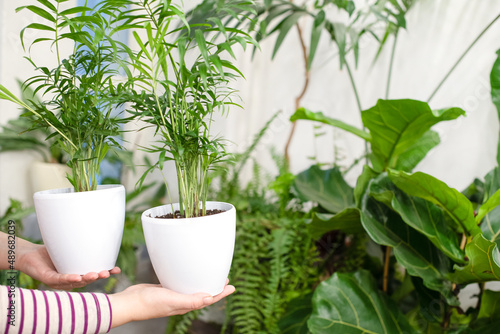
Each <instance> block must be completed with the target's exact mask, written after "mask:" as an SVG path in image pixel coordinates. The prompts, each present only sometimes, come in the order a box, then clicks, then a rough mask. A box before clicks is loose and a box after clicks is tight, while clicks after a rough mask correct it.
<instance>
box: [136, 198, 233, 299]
mask: <svg viewBox="0 0 500 334" xmlns="http://www.w3.org/2000/svg"><path fill="white" fill-rule="evenodd" d="M173 206H174V211H175V210H178V209H179V204H178V203H176V204H174V205H173ZM171 209H172V206H171V205H163V206H158V207H155V208H152V209H149V210H146V211H144V212H143V214H142V227H143V229H144V236H145V239H146V246H147V249H148V253H149V257H150V259H151V263H152V264H153V268H154V270H155V272H156V275H157V276H158V279H159V280H160V283H161V285H162V286H163V287H165V288H167V289H170V290H173V291H176V292H179V293H183V294H192V293H196V292H206V293H209V294H211V295H217V294H219V293H221V292H222V291H223V290H224V286H225V283H226V278H227V276H228V274H229V269H230V268H231V262H232V259H233V251H234V239H235V233H236V209H235V208H234V206H232V205H231V204H228V203H222V202H207V210H213V209H219V210H221V211H224V212H222V213H217V214H214V215H208V216H204V217H195V218H178V219H164V218H155V217H157V216H162V215H165V214H169V213H171V212H172V211H171Z"/></svg>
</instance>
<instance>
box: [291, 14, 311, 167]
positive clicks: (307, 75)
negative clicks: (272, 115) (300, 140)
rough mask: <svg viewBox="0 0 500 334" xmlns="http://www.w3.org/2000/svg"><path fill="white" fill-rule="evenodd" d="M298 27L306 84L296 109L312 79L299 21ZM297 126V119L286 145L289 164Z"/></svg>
mask: <svg viewBox="0 0 500 334" xmlns="http://www.w3.org/2000/svg"><path fill="white" fill-rule="evenodd" d="M296 27H297V32H298V35H299V40H300V46H301V49H302V57H303V59H304V69H305V82H304V86H303V87H302V91H301V93H300V94H299V96H297V97H296V98H295V110H297V109H299V108H300V104H301V102H302V98H303V97H304V95H305V94H306V92H307V88H308V87H309V79H310V71H309V66H308V64H309V57H308V55H307V47H306V43H305V41H304V37H303V35H302V29H301V28H300V25H299V24H298V23H297V24H296ZM296 126H297V121H295V122H293V123H292V129H291V130H290V134H289V135H288V140H287V142H286V145H285V159H286V161H287V163H288V165H290V154H289V151H290V145H291V143H292V138H293V135H294V134H295V128H296Z"/></svg>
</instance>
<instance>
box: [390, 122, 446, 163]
mask: <svg viewBox="0 0 500 334" xmlns="http://www.w3.org/2000/svg"><path fill="white" fill-rule="evenodd" d="M440 142H441V140H440V138H439V134H438V133H437V132H434V131H432V130H429V131H427V132H426V133H424V135H423V136H422V137H421V138H420V140H418V141H417V142H416V143H414V144H413V145H412V146H410V147H409V148H408V149H407V150H406V151H404V152H403V153H401V155H400V156H399V159H398V162H397V164H396V167H395V168H394V169H397V170H403V171H405V172H411V171H412V170H413V168H415V167H416V166H417V165H418V163H419V162H420V161H422V160H423V159H424V158H425V156H426V155H427V153H429V151H430V150H432V149H433V148H434V147H436V146H437V145H438V144H439V143H440Z"/></svg>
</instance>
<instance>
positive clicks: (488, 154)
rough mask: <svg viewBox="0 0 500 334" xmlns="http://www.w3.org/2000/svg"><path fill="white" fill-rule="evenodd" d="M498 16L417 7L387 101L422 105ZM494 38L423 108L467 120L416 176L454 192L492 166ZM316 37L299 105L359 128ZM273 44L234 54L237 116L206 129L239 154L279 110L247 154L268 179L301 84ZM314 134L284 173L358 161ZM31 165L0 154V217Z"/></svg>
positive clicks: (464, 6) (446, 129) (6, 49)
mask: <svg viewBox="0 0 500 334" xmlns="http://www.w3.org/2000/svg"><path fill="white" fill-rule="evenodd" d="M21 4H24V2H23V1H6V0H2V1H0V18H1V19H0V34H1V35H0V82H1V83H2V84H4V85H6V86H8V87H15V78H16V77H19V78H26V77H27V76H28V75H29V74H30V73H31V72H30V68H29V66H28V64H27V62H26V61H24V60H23V59H22V56H23V51H22V49H21V47H20V44H19V42H18V39H17V36H18V34H19V31H20V29H21V28H22V27H24V26H25V25H26V24H27V23H28V22H31V21H30V20H31V19H32V17H33V15H30V14H29V13H25V14H24V16H23V14H15V13H14V9H15V7H17V6H19V5H21ZM499 12H500V2H498V1H495V0H482V1H474V2H472V1H467V0H421V1H420V2H419V3H418V4H417V5H416V6H415V8H413V9H412V11H411V12H410V14H409V16H408V30H407V31H404V32H402V33H400V37H399V43H398V46H397V51H396V62H395V67H394V72H393V81H392V89H391V94H390V98H414V99H422V100H426V99H427V98H428V97H429V95H430V93H431V91H432V90H433V89H434V88H435V86H436V85H437V84H438V82H439V81H440V80H441V79H442V77H443V76H444V74H445V73H446V72H447V71H448V69H449V68H450V66H451V65H452V64H453V62H454V61H455V60H456V59H457V58H458V57H459V55H460V54H461V53H462V52H463V51H464V50H465V48H466V47H467V46H468V44H469V43H470V42H472V40H473V39H474V38H475V37H476V36H477V35H478V34H479V32H480V31H481V30H482V29H483V28H484V27H485V26H486V24H487V23H488V22H489V21H490V20H492V19H493V18H494V17H495V16H496V15H497V14H498V13H499ZM303 24H305V25H308V24H309V23H308V22H303ZM499 34H500V22H497V23H496V24H495V26H494V27H493V28H492V29H491V30H490V31H489V32H488V33H487V34H486V35H485V36H484V37H483V39H482V40H481V41H480V42H479V43H478V44H477V45H476V47H475V48H474V49H473V50H472V52H471V53H470V54H469V55H468V56H467V57H466V58H465V59H464V61H463V63H462V64H461V65H460V67H459V68H458V69H457V71H456V72H455V73H454V74H453V75H452V76H451V77H450V79H449V80H448V81H447V83H446V84H445V85H444V86H443V88H442V90H441V91H440V93H439V94H438V95H437V96H436V97H435V98H434V100H433V101H432V103H431V107H433V108H441V107H447V106H460V107H463V108H464V109H465V110H466V111H467V113H468V115H467V117H465V118H461V119H459V120H457V121H452V122H447V123H444V124H442V125H438V126H437V127H436V129H437V131H438V132H439V133H440V134H441V140H442V143H441V144H440V146H439V147H438V148H436V149H435V150H433V151H432V152H431V153H430V154H429V156H428V157H427V158H426V160H425V161H424V162H423V163H422V164H421V165H419V166H418V169H419V170H422V171H425V172H427V173H430V174H432V175H434V176H436V177H438V178H441V179H442V180H444V181H445V182H447V183H448V184H450V185H451V186H453V187H456V188H458V189H459V190H462V189H463V188H464V187H466V186H467V185H468V184H469V183H470V182H471V181H472V180H473V179H474V178H475V177H483V176H484V175H485V173H486V172H488V171H489V170H490V169H491V168H493V167H494V166H495V164H496V162H495V161H496V160H495V159H496V157H495V155H496V144H497V140H498V120H497V116H496V110H495V108H494V106H493V104H492V103H491V99H490V97H489V72H490V70H491V66H492V64H493V61H494V60H495V51H496V50H497V49H499V48H500V41H499V40H498V36H499ZM324 37H325V38H323V39H322V43H321V45H320V48H319V49H318V54H317V57H316V60H315V63H314V65H313V68H312V71H311V84H310V87H309V90H308V93H307V94H306V96H305V97H304V99H303V103H302V104H303V105H304V106H305V107H308V108H309V109H311V110H315V111H320V110H321V111H323V112H324V113H325V114H327V115H328V116H330V117H333V118H338V119H341V120H343V121H345V122H348V123H350V124H353V125H357V126H361V119H360V115H359V112H358V110H357V107H356V103H355V99H354V95H353V93H352V89H351V87H350V84H349V81H348V77H347V73H346V71H345V70H344V71H340V70H339V65H338V58H337V57H336V56H335V54H336V48H335V46H334V45H333V44H332V43H330V42H329V41H328V39H327V38H326V36H324ZM306 40H307V41H308V40H309V37H307V38H306ZM273 43H274V41H271V40H268V41H266V42H264V43H263V44H262V51H261V52H257V54H256V55H255V57H254V59H253V61H251V60H250V55H249V54H248V53H247V54H242V53H241V54H240V68H241V69H242V70H243V72H244V73H245V75H246V80H245V81H242V82H240V83H239V84H238V86H239V89H240V91H241V97H242V98H243V100H244V105H245V110H234V111H233V112H231V113H230V114H229V115H228V116H227V117H226V118H222V119H220V120H218V121H217V125H216V129H217V130H216V131H217V132H219V133H220V134H222V135H224V136H225V137H227V138H228V139H229V140H231V141H232V142H234V143H235V145H234V146H233V149H234V150H243V149H244V148H245V147H246V145H248V144H249V143H250V142H251V140H252V138H253V136H254V135H255V133H256V132H257V131H258V130H259V129H260V128H261V127H262V126H263V125H264V123H265V122H266V121H267V120H268V119H269V118H270V117H271V115H272V114H273V113H274V112H275V111H277V110H282V111H283V116H281V117H280V119H278V120H277V121H276V122H275V123H274V124H273V126H272V128H271V130H270V131H269V133H268V136H267V137H266V138H265V140H264V141H263V143H264V144H265V145H263V146H261V147H259V149H258V150H257V151H256V152H255V156H256V157H257V159H258V160H259V161H260V162H261V163H262V164H263V165H264V166H265V167H267V168H268V169H269V170H271V171H273V166H274V164H273V162H272V161H271V159H270V155H269V153H268V147H269V146H271V145H272V146H275V147H276V148H277V149H278V150H279V151H282V149H283V147H284V145H285V142H286V139H287V137H288V133H289V130H290V124H289V123H288V121H287V119H288V117H289V115H291V114H292V113H293V111H294V110H293V108H294V100H295V97H296V95H298V93H299V92H300V90H301V88H302V84H303V80H304V74H303V63H302V62H303V60H302V55H301V53H300V47H299V44H298V39H297V36H296V33H295V30H293V31H292V32H291V34H290V36H289V38H287V39H286V40H285V42H284V44H283V46H282V48H281V50H280V51H279V53H278V54H277V56H276V58H275V60H274V61H271V60H270V54H271V52H272V48H273V45H274V44H273ZM390 44H391V41H390V42H389V46H390ZM377 46H378V45H377V43H376V42H373V41H364V43H363V47H362V49H361V52H360V54H361V62H360V64H359V68H358V70H357V71H356V72H355V80H356V83H357V85H358V89H359V91H360V95H361V100H362V106H363V108H365V109H367V108H369V107H371V106H372V105H374V104H375V103H376V101H377V99H378V98H382V97H383V96H384V94H385V84H386V77H387V74H386V73H387V67H388V63H389V53H390V52H389V51H390V50H389V48H387V49H386V50H385V52H384V53H383V54H382V55H381V57H380V59H379V61H378V62H377V63H376V64H375V65H374V66H373V67H372V66H371V64H372V59H373V55H374V53H375V52H376V49H377ZM0 111H1V112H0V122H1V123H3V122H6V121H7V120H8V119H9V118H12V117H15V116H16V115H17V113H18V112H17V110H16V108H15V107H13V106H12V105H10V104H8V103H6V102H0ZM324 129H325V130H326V131H327V133H328V135H327V136H324V137H322V138H320V139H319V140H316V141H315V140H314V138H313V124H312V123H310V122H305V121H301V122H300V123H299V124H298V128H297V133H296V135H295V139H294V141H293V143H292V148H291V157H292V161H291V166H292V170H293V171H294V172H299V171H301V170H303V169H305V168H307V167H308V166H309V165H310V160H308V159H307V157H308V156H310V155H313V154H314V152H316V155H317V157H318V159H319V160H320V161H321V162H332V161H333V140H332V138H333V137H334V136H335V138H336V146H337V147H338V148H339V149H340V150H341V153H342V155H343V156H344V157H345V158H344V160H343V161H341V163H342V165H346V166H347V165H349V164H350V163H351V161H353V160H354V159H356V158H358V157H359V156H360V155H362V152H363V142H362V141H361V140H358V139H356V138H354V137H353V136H352V135H350V134H347V133H344V132H342V131H339V130H337V131H335V134H333V132H332V130H331V129H329V128H328V127H324ZM136 136H137V135H136V134H130V135H129V139H130V140H131V141H133V139H134V138H136ZM139 137H140V138H139V140H138V143H139V144H141V143H142V144H144V143H147V142H148V141H149V140H150V138H149V135H148V134H144V135H140V136H139ZM37 158H38V157H37V156H36V155H35V154H25V153H9V154H0V212H3V210H4V209H5V208H6V207H7V205H8V198H9V197H14V198H17V199H21V200H24V201H26V202H27V203H28V202H29V201H30V198H31V194H30V191H29V187H28V185H27V182H26V181H27V167H28V166H29V164H30V163H31V161H33V160H34V159H37ZM139 159H140V158H139ZM140 160H141V159H140ZM140 160H139V161H140ZM172 172H173V171H172ZM358 172H359V170H353V171H352V172H351V173H349V174H348V179H349V181H350V182H351V183H354V182H355V179H356V177H357V175H358ZM134 178H135V176H131V177H130V179H129V181H128V182H127V183H128V185H129V186H132V185H133V184H134V183H135V180H134ZM156 178H159V175H156Z"/></svg>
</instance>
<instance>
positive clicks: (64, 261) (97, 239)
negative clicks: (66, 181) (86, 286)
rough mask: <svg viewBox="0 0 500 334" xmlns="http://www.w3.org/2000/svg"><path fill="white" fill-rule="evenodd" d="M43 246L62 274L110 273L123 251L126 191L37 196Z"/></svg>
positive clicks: (117, 188) (111, 189)
mask: <svg viewBox="0 0 500 334" xmlns="http://www.w3.org/2000/svg"><path fill="white" fill-rule="evenodd" d="M33 200H34V202H35V210H36V216H37V220H38V224H39V226H40V232H41V234H42V238H43V242H44V244H45V246H46V247H47V251H48V252H49V255H50V258H51V259H52V262H53V263H54V265H55V267H56V269H57V271H58V272H60V273H63V274H79V275H84V274H86V273H89V272H100V271H102V270H110V269H112V268H113V267H114V266H115V263H116V258H117V257H118V252H119V250H120V244H121V240H122V235H123V224H124V221H125V188H124V187H123V186H122V185H102V186H98V187H97V190H94V191H85V192H74V190H73V188H61V189H53V190H46V191H40V192H37V193H35V194H34V195H33Z"/></svg>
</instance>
